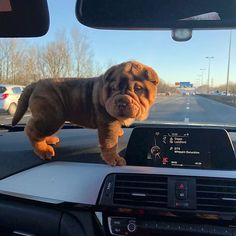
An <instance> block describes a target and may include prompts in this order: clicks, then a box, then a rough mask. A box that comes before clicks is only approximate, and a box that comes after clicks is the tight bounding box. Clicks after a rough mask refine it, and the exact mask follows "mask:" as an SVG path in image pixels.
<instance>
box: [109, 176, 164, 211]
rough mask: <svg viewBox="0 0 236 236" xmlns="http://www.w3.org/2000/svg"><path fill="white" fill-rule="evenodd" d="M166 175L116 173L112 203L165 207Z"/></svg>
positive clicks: (130, 205)
mask: <svg viewBox="0 0 236 236" xmlns="http://www.w3.org/2000/svg"><path fill="white" fill-rule="evenodd" d="M167 189H168V187H167V177H163V176H156V175H155V176H153V175H139V174H117V175H116V178H115V189H114V195H113V203H114V204H115V205H119V206H129V207H135V206H142V207H152V208H166V207H167V201H168V197H167V191H168V190H167Z"/></svg>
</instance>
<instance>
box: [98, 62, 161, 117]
mask: <svg viewBox="0 0 236 236" xmlns="http://www.w3.org/2000/svg"><path fill="white" fill-rule="evenodd" d="M103 79H104V86H103V93H102V96H103V102H104V106H105V108H106V111H107V112H108V113H109V114H110V115H111V116H112V117H114V118H116V119H118V120H126V119H129V118H133V119H137V120H145V119H146V118H147V117H148V114H149V110H150V107H151V106H152V104H153V103H154V101H155V97H156V91H157V85H158V82H159V78H158V76H157V74H156V72H155V71H154V70H153V69H152V68H150V67H148V66H146V65H143V64H141V63H139V62H136V61H130V62H126V63H122V64H119V65H116V66H113V67H111V68H110V69H109V70H108V71H107V72H106V73H105V74H104V77H103Z"/></svg>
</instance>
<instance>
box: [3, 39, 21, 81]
mask: <svg viewBox="0 0 236 236" xmlns="http://www.w3.org/2000/svg"><path fill="white" fill-rule="evenodd" d="M23 48H24V42H23V40H19V39H18V40H17V39H2V40H1V41H0V59H1V63H0V79H1V81H4V82H7V83H16V82H17V80H18V77H20V75H21V72H22V69H23V67H22V65H23V62H24V60H23V54H24V49H23Z"/></svg>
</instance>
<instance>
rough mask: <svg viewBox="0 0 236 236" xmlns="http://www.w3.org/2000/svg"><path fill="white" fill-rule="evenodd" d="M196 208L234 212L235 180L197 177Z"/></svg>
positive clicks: (235, 202)
mask: <svg viewBox="0 0 236 236" xmlns="http://www.w3.org/2000/svg"><path fill="white" fill-rule="evenodd" d="M196 184H197V185H196V194H197V209H198V210H203V211H217V212H235V213H236V180H232V179H218V178H203V177H201V178H200V177H199V178H197V182H196Z"/></svg>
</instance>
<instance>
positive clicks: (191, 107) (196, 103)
mask: <svg viewBox="0 0 236 236" xmlns="http://www.w3.org/2000/svg"><path fill="white" fill-rule="evenodd" d="M29 117H30V114H29V113H28V114H26V115H25V116H24V117H23V119H22V120H21V121H20V122H21V123H26V122H27V120H28V119H29ZM11 119H12V116H10V115H7V114H0V123H1V124H10V123H11ZM148 121H151V122H152V121H153V122H160V123H161V122H178V123H210V124H219V123H220V124H225V125H227V124H228V125H236V107H232V106H229V105H225V104H223V103H219V102H217V101H213V100H210V99H207V98H204V97H201V96H181V95H179V96H159V97H157V101H156V103H155V105H154V106H153V107H152V109H151V113H150V116H149V118H148Z"/></svg>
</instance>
